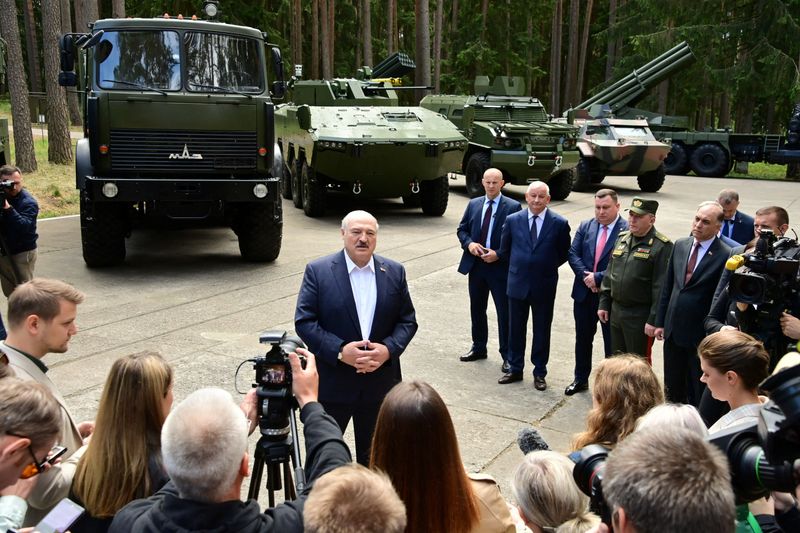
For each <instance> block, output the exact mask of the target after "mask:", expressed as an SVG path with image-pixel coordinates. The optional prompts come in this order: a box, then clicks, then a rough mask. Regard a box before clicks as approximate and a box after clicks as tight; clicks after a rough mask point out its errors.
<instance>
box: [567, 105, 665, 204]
mask: <svg viewBox="0 0 800 533" xmlns="http://www.w3.org/2000/svg"><path fill="white" fill-rule="evenodd" d="M599 114H600V113H599ZM575 124H578V125H580V126H581V133H580V140H579V141H578V149H579V150H580V152H581V160H580V163H579V164H578V169H577V173H576V174H577V175H576V178H575V183H574V185H573V188H574V190H576V191H582V190H586V189H587V188H588V187H589V184H591V183H601V182H602V181H603V179H604V178H605V177H606V176H637V181H638V183H639V188H640V189H641V190H642V191H645V192H655V191H657V190H659V189H660V188H661V186H662V185H664V179H665V177H666V173H665V171H664V160H665V159H666V157H667V154H669V150H670V145H669V144H667V143H664V142H661V141H659V140H657V139H656V138H655V137H654V136H653V133H652V132H651V131H650V128H649V126H648V125H647V121H646V120H644V119H640V120H629V119H621V118H597V119H575Z"/></svg>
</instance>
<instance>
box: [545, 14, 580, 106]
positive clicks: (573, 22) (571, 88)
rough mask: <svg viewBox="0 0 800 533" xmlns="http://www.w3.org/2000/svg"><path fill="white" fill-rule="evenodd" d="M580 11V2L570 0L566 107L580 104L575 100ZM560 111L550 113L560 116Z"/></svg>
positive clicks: (565, 87)
mask: <svg viewBox="0 0 800 533" xmlns="http://www.w3.org/2000/svg"><path fill="white" fill-rule="evenodd" d="M579 19H580V10H579V9H578V0H569V37H568V41H567V69H566V71H567V75H566V78H567V79H566V83H565V86H564V106H565V107H567V106H569V107H571V106H573V105H575V104H577V103H578V102H577V101H576V100H575V82H576V81H577V79H578V47H579V46H580V44H579V43H578V28H579V27H580V20H579ZM559 111H560V109H551V110H550V112H551V113H554V114H558V113H559Z"/></svg>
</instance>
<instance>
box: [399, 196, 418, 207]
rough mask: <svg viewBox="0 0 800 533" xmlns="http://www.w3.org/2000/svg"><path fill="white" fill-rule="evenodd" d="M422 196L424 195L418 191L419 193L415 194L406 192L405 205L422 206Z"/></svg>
mask: <svg viewBox="0 0 800 533" xmlns="http://www.w3.org/2000/svg"><path fill="white" fill-rule="evenodd" d="M421 196H422V195H421V194H419V193H417V194H413V193H409V194H404V195H403V205H405V206H406V207H420V206H422V198H421Z"/></svg>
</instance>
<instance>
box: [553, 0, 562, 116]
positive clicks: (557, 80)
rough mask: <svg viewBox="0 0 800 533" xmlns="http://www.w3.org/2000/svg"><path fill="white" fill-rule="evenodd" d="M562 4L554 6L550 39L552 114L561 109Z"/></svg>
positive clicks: (560, 0) (557, 1) (559, 2)
mask: <svg viewBox="0 0 800 533" xmlns="http://www.w3.org/2000/svg"><path fill="white" fill-rule="evenodd" d="M561 2H562V0H556V4H555V6H553V31H552V35H551V39H550V112H551V113H553V114H557V113H558V110H559V109H561Z"/></svg>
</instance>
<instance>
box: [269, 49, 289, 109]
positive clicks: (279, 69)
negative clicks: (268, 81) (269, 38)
mask: <svg viewBox="0 0 800 533" xmlns="http://www.w3.org/2000/svg"><path fill="white" fill-rule="evenodd" d="M271 51H272V65H273V66H274V67H275V81H274V82H273V83H272V96H273V97H275V98H283V96H284V95H285V94H286V83H285V82H284V78H283V58H282V57H281V50H280V48H275V47H273V48H271Z"/></svg>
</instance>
